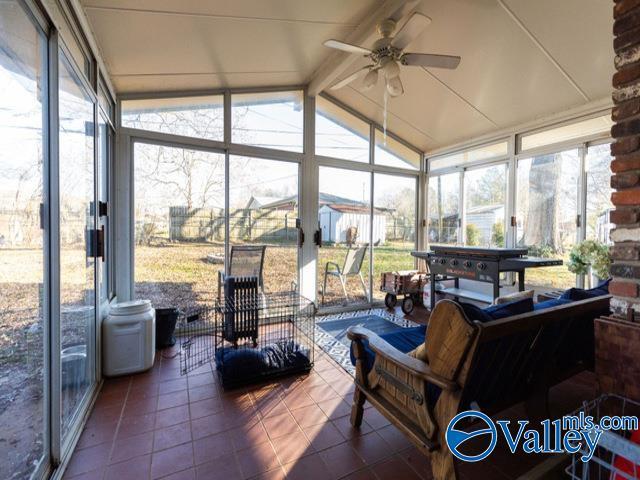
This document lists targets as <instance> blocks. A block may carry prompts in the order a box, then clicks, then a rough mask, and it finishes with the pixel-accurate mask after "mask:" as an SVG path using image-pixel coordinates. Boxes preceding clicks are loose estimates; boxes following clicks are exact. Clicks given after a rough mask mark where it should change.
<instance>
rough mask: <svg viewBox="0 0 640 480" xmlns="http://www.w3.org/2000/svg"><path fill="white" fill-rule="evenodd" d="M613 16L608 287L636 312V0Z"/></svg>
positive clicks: (624, 1) (639, 51) (639, 164)
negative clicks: (610, 279)
mask: <svg viewBox="0 0 640 480" xmlns="http://www.w3.org/2000/svg"><path fill="white" fill-rule="evenodd" d="M613 16H614V20H615V21H614V24H613V34H614V41H613V47H614V50H615V53H616V56H615V66H616V73H615V74H614V76H613V102H614V107H613V111H612V114H611V117H612V119H613V121H614V122H615V124H614V126H613V127H612V128H611V135H612V136H613V138H614V139H615V142H614V143H613V144H612V145H611V154H612V155H613V156H614V160H613V161H612V162H611V171H612V172H613V176H612V177H611V186H612V187H613V188H614V189H615V190H616V191H615V192H614V193H613V195H612V196H611V200H612V202H613V204H614V205H615V211H614V212H613V213H612V215H611V221H612V222H613V223H615V224H616V228H615V230H614V231H613V232H612V234H611V236H612V239H613V241H614V242H615V246H614V247H613V249H612V257H613V265H612V267H611V274H612V276H613V282H612V283H611V286H610V291H611V293H612V294H613V295H614V296H615V298H614V299H613V301H612V307H613V308H614V310H616V311H618V312H619V313H623V312H624V311H626V309H627V307H629V306H632V307H634V308H635V309H636V311H640V0H616V1H615V3H614V7H613Z"/></svg>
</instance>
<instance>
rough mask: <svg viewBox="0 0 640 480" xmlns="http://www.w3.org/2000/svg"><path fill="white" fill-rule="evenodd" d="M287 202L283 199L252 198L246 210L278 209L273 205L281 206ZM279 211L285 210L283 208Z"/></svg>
mask: <svg viewBox="0 0 640 480" xmlns="http://www.w3.org/2000/svg"><path fill="white" fill-rule="evenodd" d="M285 200H287V199H284V198H282V197H267V196H257V197H253V196H252V197H251V198H250V199H249V203H248V204H247V206H246V207H245V208H248V209H250V210H258V209H259V208H277V207H274V206H272V205H280V204H281V203H282V202H283V201H285ZM277 209H278V210H283V209H282V208H277Z"/></svg>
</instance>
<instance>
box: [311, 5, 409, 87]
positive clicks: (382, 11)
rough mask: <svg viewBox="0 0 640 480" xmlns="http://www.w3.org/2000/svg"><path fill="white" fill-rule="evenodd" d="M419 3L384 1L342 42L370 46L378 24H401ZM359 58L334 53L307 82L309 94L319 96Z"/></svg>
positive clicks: (337, 52)
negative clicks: (384, 21) (391, 20)
mask: <svg viewBox="0 0 640 480" xmlns="http://www.w3.org/2000/svg"><path fill="white" fill-rule="evenodd" d="M418 3H419V0H384V2H383V3H382V4H381V5H380V6H379V7H378V8H377V9H376V10H374V11H373V12H369V13H367V15H366V16H365V18H364V19H363V20H362V22H360V24H359V25H358V26H357V27H356V29H355V30H354V31H353V32H351V33H350V34H349V35H348V36H347V38H344V39H341V40H343V41H345V42H347V43H351V44H354V45H363V46H369V45H371V43H372V42H373V41H374V40H376V39H377V38H378V36H379V35H378V32H377V31H376V26H377V25H378V23H380V22H381V21H382V20H384V19H386V18H393V19H394V20H396V21H397V22H399V21H400V20H401V19H402V18H403V17H405V16H406V15H407V14H408V13H409V12H411V10H413V9H414V8H415V6H416V5H417V4H418ZM358 58H359V57H358V55H354V54H349V53H346V52H340V51H332V52H331V54H330V55H329V57H328V58H327V59H326V60H325V61H324V62H322V64H321V65H320V66H319V67H318V68H317V69H316V70H315V71H314V72H313V74H312V75H311V77H310V78H309V81H308V82H307V83H308V85H309V87H308V89H307V92H308V94H309V95H310V96H312V97H315V96H316V95H318V94H319V93H320V92H322V91H323V90H324V89H326V88H327V87H328V86H329V85H331V84H332V83H333V82H334V81H335V80H336V79H337V78H338V76H339V75H340V74H341V73H342V72H344V71H345V70H346V69H347V68H349V67H350V66H351V65H353V63H354V62H355V61H356V60H357V59H358Z"/></svg>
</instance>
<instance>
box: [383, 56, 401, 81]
mask: <svg viewBox="0 0 640 480" xmlns="http://www.w3.org/2000/svg"><path fill="white" fill-rule="evenodd" d="M382 72H383V73H384V76H385V77H387V78H388V79H391V78H396V77H397V76H398V75H400V67H399V66H398V62H396V61H395V60H391V59H389V60H387V61H386V62H384V65H383V66H382Z"/></svg>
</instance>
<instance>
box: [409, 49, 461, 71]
mask: <svg viewBox="0 0 640 480" xmlns="http://www.w3.org/2000/svg"><path fill="white" fill-rule="evenodd" d="M460 60H461V59H460V57H456V56H454V55H436V54H434V53H405V54H404V55H402V57H401V58H400V62H401V63H402V64H403V65H410V66H416V67H429V68H449V69H454V68H457V67H458V64H459V63H460Z"/></svg>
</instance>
